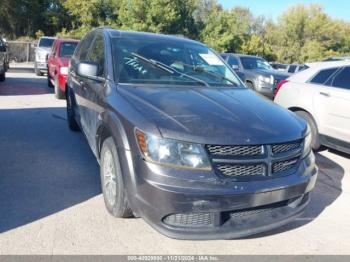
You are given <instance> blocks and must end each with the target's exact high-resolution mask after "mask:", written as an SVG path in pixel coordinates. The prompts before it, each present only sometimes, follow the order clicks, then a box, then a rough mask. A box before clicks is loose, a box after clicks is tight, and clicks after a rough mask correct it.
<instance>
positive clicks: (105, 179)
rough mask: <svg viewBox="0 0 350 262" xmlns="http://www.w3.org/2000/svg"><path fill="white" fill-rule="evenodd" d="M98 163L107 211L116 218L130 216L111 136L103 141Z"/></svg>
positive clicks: (130, 211)
mask: <svg viewBox="0 0 350 262" xmlns="http://www.w3.org/2000/svg"><path fill="white" fill-rule="evenodd" d="M100 163H101V164H100V175H101V187H102V192H103V199H104V202H105V205H106V208H107V210H108V212H109V213H111V214H112V215H113V216H114V217H118V218H128V217H132V216H133V213H132V210H131V208H130V207H129V204H128V200H127V197H126V189H125V186H124V180H123V175H122V172H121V168H120V163H119V155H118V152H117V149H116V146H115V143H114V140H113V138H112V137H109V138H107V139H106V140H104V142H103V145H102V150H101V161H100Z"/></svg>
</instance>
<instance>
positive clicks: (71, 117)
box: [66, 87, 80, 131]
mask: <svg viewBox="0 0 350 262" xmlns="http://www.w3.org/2000/svg"><path fill="white" fill-rule="evenodd" d="M66 90H67V96H66V101H67V121H68V126H69V129H70V130H72V131H80V127H79V125H78V123H77V121H76V120H75V113H74V107H75V104H74V101H73V99H72V94H71V93H70V91H69V88H68V87H67V89H66Z"/></svg>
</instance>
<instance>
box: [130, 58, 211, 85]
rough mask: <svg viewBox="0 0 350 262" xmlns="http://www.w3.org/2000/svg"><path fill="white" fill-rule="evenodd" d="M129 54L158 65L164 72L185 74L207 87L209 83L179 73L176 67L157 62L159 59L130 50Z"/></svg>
mask: <svg viewBox="0 0 350 262" xmlns="http://www.w3.org/2000/svg"><path fill="white" fill-rule="evenodd" d="M131 54H132V55H133V56H135V57H137V58H139V59H141V60H142V61H145V62H147V63H150V64H151V65H153V66H155V67H158V68H160V69H162V70H164V71H166V72H168V73H170V74H174V73H176V74H178V75H180V77H182V76H185V77H187V78H190V79H192V80H194V81H196V82H199V83H201V84H203V85H205V86H207V87H210V85H209V84H208V83H207V82H205V81H204V80H201V79H199V78H197V77H193V76H190V75H187V74H185V73H181V72H180V71H177V70H176V69H174V68H172V67H171V66H168V65H166V64H163V63H162V62H159V61H157V60H154V59H148V58H146V57H144V56H142V55H139V54H136V53H134V52H132V53H131Z"/></svg>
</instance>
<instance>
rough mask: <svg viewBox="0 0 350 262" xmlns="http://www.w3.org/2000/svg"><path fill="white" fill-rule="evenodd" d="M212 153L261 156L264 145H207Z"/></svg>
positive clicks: (217, 154) (218, 154)
mask: <svg viewBox="0 0 350 262" xmlns="http://www.w3.org/2000/svg"><path fill="white" fill-rule="evenodd" d="M207 150H208V151H209V153H210V154H212V155H216V156H259V155H263V154H264V147H263V146H212V145H207Z"/></svg>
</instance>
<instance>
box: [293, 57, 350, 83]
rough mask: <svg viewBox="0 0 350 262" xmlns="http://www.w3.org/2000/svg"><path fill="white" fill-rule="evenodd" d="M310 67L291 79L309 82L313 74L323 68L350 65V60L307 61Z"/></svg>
mask: <svg viewBox="0 0 350 262" xmlns="http://www.w3.org/2000/svg"><path fill="white" fill-rule="evenodd" d="M306 65H307V66H308V67H309V68H308V69H305V70H303V71H301V72H298V73H296V74H294V75H292V76H291V77H289V78H288V80H289V81H293V82H299V83H305V82H307V81H308V80H309V79H310V78H311V77H312V76H313V75H315V74H316V73H317V72H319V71H320V70H322V69H328V68H333V67H341V66H350V61H332V62H315V63H307V64H306Z"/></svg>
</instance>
